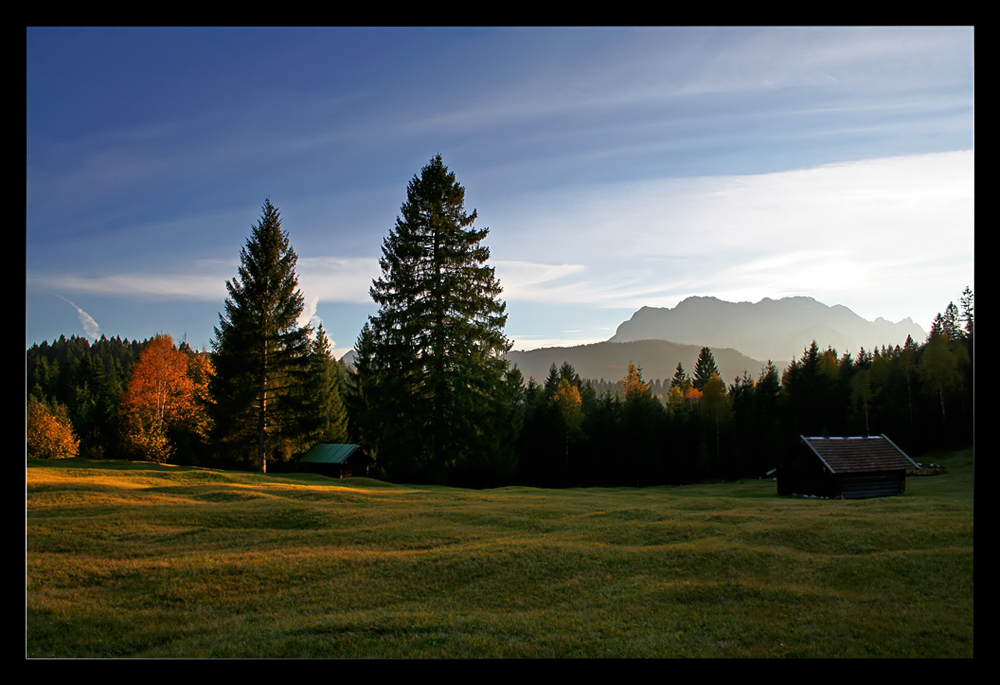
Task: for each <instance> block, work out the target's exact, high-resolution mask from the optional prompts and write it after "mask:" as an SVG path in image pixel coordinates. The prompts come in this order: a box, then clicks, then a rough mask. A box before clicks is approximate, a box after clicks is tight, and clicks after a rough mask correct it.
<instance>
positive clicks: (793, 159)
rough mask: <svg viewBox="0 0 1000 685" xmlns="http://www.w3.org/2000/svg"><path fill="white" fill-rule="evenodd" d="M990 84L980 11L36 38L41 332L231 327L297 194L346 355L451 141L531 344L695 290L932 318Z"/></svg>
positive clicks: (29, 309) (326, 312) (34, 283)
mask: <svg viewBox="0 0 1000 685" xmlns="http://www.w3.org/2000/svg"><path fill="white" fill-rule="evenodd" d="M973 98H974V64H973V30H972V29H971V28H962V27H957V28H870V29H869V28H817V29H813V28H775V29H767V28H752V29H742V28H725V29H711V28H697V29H691V28H682V29H668V28H608V29H603V28H574V29H557V28H536V29H523V28H516V29H478V28H477V29H452V28H445V29H398V28H397V29H264V28H261V29H242V28H240V29H191V28H182V29H125V28H110V29H93V28H88V29H38V28H33V29H28V31H27V226H26V231H27V255H26V264H27V268H26V276H27V279H26V290H27V292H26V314H27V315H26V342H27V344H28V345H30V344H32V343H33V342H40V341H41V340H43V339H47V340H53V339H55V338H58V336H59V335H60V334H65V335H67V336H69V335H71V334H76V335H90V336H93V335H97V336H99V335H101V334H104V335H107V336H109V337H113V336H116V335H120V336H122V337H128V338H130V339H131V338H146V337H149V336H152V335H154V334H156V333H158V332H164V333H169V334H171V335H172V336H174V337H175V338H176V339H180V338H183V337H186V338H187V340H188V342H189V343H191V344H192V345H193V346H194V347H198V348H205V347H207V346H209V344H210V340H211V338H212V335H213V327H214V326H215V325H217V323H218V315H219V312H220V311H221V310H222V307H223V301H224V299H225V296H226V291H225V282H226V280H227V279H231V278H233V277H234V276H235V275H236V268H237V265H238V261H239V252H240V249H241V248H242V247H243V245H244V244H245V242H246V239H247V237H248V235H249V233H250V227H251V225H252V224H254V223H256V222H257V220H258V219H259V217H260V212H261V205H262V204H263V202H264V199H265V198H266V197H270V198H271V201H272V202H273V203H274V204H275V205H276V206H277V207H278V208H279V209H280V210H281V214H282V220H283V226H284V228H285V229H286V230H287V231H288V233H289V236H290V238H291V242H292V245H293V247H294V248H295V250H296V252H297V254H298V256H299V268H298V273H299V282H300V286H301V289H302V292H303V295H304V296H305V299H306V303H307V309H308V311H307V312H306V313H307V314H309V315H311V316H312V317H313V321H314V323H316V322H319V321H322V323H323V325H324V327H325V328H326V329H327V331H328V333H329V335H330V337H331V338H332V339H333V340H334V341H335V347H337V348H338V349H339V350H340V351H343V350H344V349H346V348H349V347H351V346H352V345H353V344H354V342H355V340H356V338H357V335H358V333H359V332H360V330H361V327H362V326H363V324H364V322H365V320H366V318H367V316H368V315H370V314H372V313H374V312H375V306H374V303H373V302H372V301H371V300H370V298H369V296H368V288H369V286H370V285H371V281H372V279H373V278H375V277H377V276H378V275H379V270H378V263H377V260H378V257H379V256H380V253H381V246H382V240H383V238H384V237H385V236H386V235H387V234H388V232H389V231H390V230H391V229H392V227H393V226H394V224H395V219H396V217H397V215H398V213H399V207H400V205H401V204H402V203H403V202H404V201H405V199H406V185H407V183H408V182H409V181H410V179H411V178H412V177H413V176H414V175H415V174H418V173H419V172H420V169H421V168H422V167H423V166H424V165H426V164H427V163H428V162H429V161H430V159H431V158H432V157H433V156H434V155H436V154H438V153H440V154H441V155H442V157H443V159H444V162H445V164H446V165H447V166H448V167H449V168H450V169H451V170H452V171H454V172H455V173H456V175H457V178H458V180H459V182H460V183H462V185H464V186H465V188H466V208H467V210H472V209H476V210H477V211H478V214H479V219H478V221H477V226H486V227H489V229H490V235H489V237H488V238H487V241H486V242H487V244H488V245H489V246H490V248H491V251H492V257H491V263H492V264H493V265H494V266H495V267H496V273H497V276H498V277H499V279H500V281H501V284H502V285H503V286H504V289H505V294H504V297H505V299H506V301H507V308H508V313H509V319H508V325H507V334H508V335H509V336H510V337H511V338H512V339H513V340H514V343H515V348H516V349H530V348H534V347H540V346H548V345H557V344H561V345H571V344H582V343H589V342H596V341H599V340H606V339H607V338H609V337H610V336H611V335H612V334H613V333H614V331H615V328H616V327H617V325H618V324H619V323H621V322H622V321H624V320H626V319H627V318H629V316H630V315H631V314H632V312H633V311H635V310H636V309H638V308H639V307H641V306H644V305H648V306H659V307H672V306H674V305H676V303H677V302H679V301H680V300H682V299H684V298H685V297H688V296H690V295H714V296H716V297H719V298H721V299H726V300H730V301H744V300H745V301H751V302H756V301H759V300H760V299H761V298H763V297H771V298H779V297H787V296H791V295H808V296H811V297H815V298H816V299H818V300H820V301H821V302H824V303H826V304H828V305H833V304H843V305H845V306H847V307H850V308H851V309H853V310H854V311H855V312H857V313H858V314H860V315H861V316H863V317H865V318H867V319H874V318H876V317H879V316H881V317H884V318H886V319H889V320H891V321H898V320H900V319H903V318H905V317H910V318H912V319H913V320H914V321H915V322H916V323H918V324H920V325H921V326H923V327H924V329H925V330H926V329H927V328H928V327H929V325H930V321H931V319H932V318H933V316H934V315H935V314H936V313H937V312H939V311H943V310H944V308H945V306H946V305H947V304H948V302H949V301H952V300H954V301H956V303H957V300H958V298H959V295H960V293H961V291H962V288H964V287H965V286H966V285H973V276H974V274H973V250H974V247H973V243H974V100H973ZM807 342H808V341H804V343H803V344H806V343H807ZM900 342H902V341H900ZM855 352H856V351H855Z"/></svg>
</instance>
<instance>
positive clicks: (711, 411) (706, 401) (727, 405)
mask: <svg viewBox="0 0 1000 685" xmlns="http://www.w3.org/2000/svg"><path fill="white" fill-rule="evenodd" d="M699 411H700V414H701V418H702V421H703V422H704V423H705V424H706V425H707V426H708V427H709V428H710V429H711V430H713V431H714V433H715V463H716V468H718V467H719V465H720V463H721V460H722V447H721V435H722V428H723V427H724V426H725V425H726V424H727V423H728V422H729V420H730V419H731V418H732V404H731V402H730V398H729V395H727V394H726V384H725V383H723V382H722V379H721V378H719V374H718V373H713V374H712V375H711V377H710V378H709V379H708V382H707V383H705V389H704V391H703V394H702V397H701V404H700V407H699Z"/></svg>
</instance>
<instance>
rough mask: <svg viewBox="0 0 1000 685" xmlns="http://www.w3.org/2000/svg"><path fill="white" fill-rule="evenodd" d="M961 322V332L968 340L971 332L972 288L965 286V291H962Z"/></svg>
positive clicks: (972, 314)
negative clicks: (962, 325)
mask: <svg viewBox="0 0 1000 685" xmlns="http://www.w3.org/2000/svg"><path fill="white" fill-rule="evenodd" d="M960 301H961V303H962V321H963V322H965V326H964V328H963V331H964V333H965V338H966V339H968V340H971V339H972V332H973V318H974V312H975V307H974V302H973V296H972V288H970V287H969V286H965V290H963V291H962V299H961V300H960Z"/></svg>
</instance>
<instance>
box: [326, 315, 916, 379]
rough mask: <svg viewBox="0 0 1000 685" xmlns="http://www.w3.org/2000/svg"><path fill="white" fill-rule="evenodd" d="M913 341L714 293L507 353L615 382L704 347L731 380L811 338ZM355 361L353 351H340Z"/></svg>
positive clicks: (841, 318) (544, 368) (890, 327)
mask: <svg viewBox="0 0 1000 685" xmlns="http://www.w3.org/2000/svg"><path fill="white" fill-rule="evenodd" d="M908 335H909V336H912V337H913V339H914V340H915V341H917V342H918V343H920V342H923V340H924V339H925V338H926V337H927V334H926V333H925V332H924V330H923V329H922V328H921V327H920V326H918V325H917V324H915V323H913V321H912V320H911V319H910V318H905V319H903V320H902V321H899V322H898V323H892V322H890V321H886V320H885V319H883V318H882V317H879V318H877V319H875V321H868V320H867V319H864V318H862V317H860V316H858V315H857V314H855V313H854V312H852V311H851V310H850V309H848V308H847V307H845V306H843V305H833V306H832V307H831V306H827V305H825V304H823V303H822V302H818V301H817V300H815V299H813V298H811V297H785V298H782V299H778V300H772V299H770V298H764V299H763V300H761V301H760V302H757V303H751V302H726V301H724V300H720V299H718V298H715V297H689V298H687V299H685V300H682V301H681V302H679V303H678V304H677V306H676V307H674V308H669V307H643V308H641V309H639V310H638V311H637V312H635V314H633V315H632V317H631V318H630V319H629V320H628V321H625V322H623V323H622V324H621V325H619V326H618V330H617V331H616V332H615V334H614V335H613V336H612V337H611V339H609V340H607V341H605V342H600V343H594V344H591V345H577V346H573V347H546V348H540V349H536V350H528V351H511V352H509V353H508V354H507V359H509V360H510V361H511V362H513V363H514V364H517V366H518V368H520V369H521V372H522V373H523V374H524V377H525V378H528V377H534V378H535V380H536V381H538V382H543V381H544V380H545V378H546V377H547V376H548V373H549V367H550V366H551V365H552V364H555V365H556V366H561V365H562V364H563V362H569V363H570V364H572V365H573V368H574V369H575V370H576V372H577V373H578V374H580V376H581V377H582V378H590V379H593V380H598V379H601V378H603V379H604V380H606V381H617V380H620V379H622V378H624V377H625V374H626V373H627V372H628V364H629V362H634V363H635V364H636V365H637V366H639V367H641V368H642V372H643V377H644V378H645V379H646V380H654V379H658V378H659V379H669V378H671V377H673V375H674V371H675V370H676V368H677V364H678V363H680V364H682V365H683V366H684V370H685V371H686V372H687V373H688V375H691V374H692V373H693V372H694V367H695V362H696V361H697V359H698V354H699V352H700V351H701V348H702V347H709V348H711V350H712V355H713V356H714V357H715V362H716V365H717V366H718V367H719V373H720V376H721V377H722V379H723V380H724V381H726V383H727V384H728V383H731V382H732V381H733V380H734V379H735V378H736V377H737V376H741V375H743V372H744V371H746V372H747V373H749V374H750V375H751V376H752V377H754V378H755V379H756V378H757V376H758V375H759V373H760V370H761V369H762V368H764V366H765V364H766V362H767V361H768V360H771V361H772V362H774V365H775V367H776V368H777V369H778V372H779V373H781V372H782V371H783V370H784V369H785V367H787V366H788V363H789V362H790V361H791V360H792V359H796V358H798V357H801V356H802V353H803V351H804V350H805V349H806V348H807V347H809V345H810V344H811V343H812V341H813V340H815V341H816V344H817V345H819V347H820V349H824V350H825V349H826V348H827V347H832V348H834V349H835V350H837V353H838V356H839V355H842V354H843V353H844V352H850V353H851V354H852V355H853V356H857V353H858V351H859V350H860V349H861V348H862V347H864V348H865V349H866V350H869V351H871V350H873V349H875V348H876V347H880V346H882V345H902V344H903V343H905V342H906V336H908ZM344 361H345V362H346V363H348V364H353V361H354V350H351V351H350V352H348V353H347V355H345V357H344Z"/></svg>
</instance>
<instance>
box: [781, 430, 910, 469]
mask: <svg viewBox="0 0 1000 685" xmlns="http://www.w3.org/2000/svg"><path fill="white" fill-rule="evenodd" d="M799 437H801V438H802V441H803V442H804V443H805V444H806V445H807V446H808V447H809V449H811V450H812V451H813V452H814V453H815V454H816V456H817V457H819V458H820V460H821V461H822V462H823V463H824V464H825V465H826V467H827V468H828V469H830V472H831V473H861V472H865V471H895V470H899V469H907V468H919V465H918V464H917V463H916V462H915V461H913V460H912V459H910V458H909V457H908V456H907V455H906V453H905V452H903V450H901V449H899V448H898V447H897V446H896V445H895V443H893V442H892V440H890V439H889V438H887V437H885V435H880V436H878V437H874V438H807V437H805V436H804V435H803V436H799Z"/></svg>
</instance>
